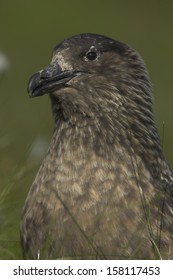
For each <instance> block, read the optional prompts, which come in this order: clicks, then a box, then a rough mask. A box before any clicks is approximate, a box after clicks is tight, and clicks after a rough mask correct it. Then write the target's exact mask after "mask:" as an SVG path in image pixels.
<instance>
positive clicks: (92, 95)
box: [28, 34, 152, 118]
mask: <svg viewBox="0 0 173 280" xmlns="http://www.w3.org/2000/svg"><path fill="white" fill-rule="evenodd" d="M28 92H29V94H30V96H31V97H35V96H40V95H43V94H45V93H49V94H50V97H51V100H52V103H53V108H55V107H56V108H58V109H57V111H58V112H59V110H60V108H61V111H63V112H64V115H65V116H66V117H70V116H71V115H73V114H77V113H79V114H83V115H85V116H90V117H92V116H94V117H96V115H104V114H107V113H108V112H110V114H115V116H117V115H118V114H119V113H120V111H121V114H123V111H124V114H125V115H127V112H126V111H128V112H129V113H131V114H132V115H133V114H134V113H135V111H136V113H137V111H139V112H140V113H141V108H143V107H144V109H145V110H147V111H148V114H152V98H151V95H150V83H149V79H148V75H147V72H146V69H145V66H144V63H143V61H142V59H141V58H140V56H139V55H138V54H137V53H136V51H134V50H132V49H131V48H130V47H128V46H127V45H125V44H123V43H121V42H118V41H115V40H113V39H110V38H107V37H105V36H101V35H95V34H81V35H76V36H73V37H71V38H69V39H66V40H64V41H63V42H61V43H60V44H59V45H57V46H56V47H55V48H54V51H53V58H52V61H51V63H50V65H49V66H48V67H46V68H44V69H43V70H41V71H39V72H37V73H35V74H34V75H32V77H31V78H30V81H29V84H28ZM54 111H55V114H56V109H55V110H54ZM57 117H58V116H56V118H57Z"/></svg>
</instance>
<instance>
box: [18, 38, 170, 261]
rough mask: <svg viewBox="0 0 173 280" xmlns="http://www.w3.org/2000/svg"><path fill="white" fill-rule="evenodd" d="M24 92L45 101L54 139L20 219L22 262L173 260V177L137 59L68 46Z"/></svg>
mask: <svg viewBox="0 0 173 280" xmlns="http://www.w3.org/2000/svg"><path fill="white" fill-rule="evenodd" d="M28 89H29V94H30V96H39V95H43V94H45V93H49V96H50V99H51V104H52V112H53V117H54V120H55V129H54V133H53V137H52V140H51V143H50V146H49V149H48V152H47V155H46V157H45V159H44V161H43V163H42V165H41V167H40V169H39V171H38V174H37V176H36V178H35V180H34V182H33V184H32V186H31V189H30V192H29V194H28V197H27V199H26V202H25V206H24V210H23V215H22V223H21V242H22V248H23V253H24V256H25V258H34V259H35V258H38V257H39V258H65V259H68V258H72V259H76V258H77V259H95V258H98V259H148V258H150V259H155V258H164V259H170V258H173V198H172V197H173V196H172V195H173V176H172V172H171V170H170V169H169V166H168V164H167V162H166V160H165V157H164V155H163V153H162V148H161V145H160V141H159V137H158V133H157V130H156V128H155V123H154V119H153V109H152V96H151V86H150V82H149V78H148V74H147V71H146V68H145V65H144V62H143V61H142V59H141V57H140V56H139V55H138V54H137V53H136V51H134V50H133V49H131V48H130V47H128V46H127V45H125V44H123V43H120V42H118V41H115V40H112V39H110V38H107V37H104V36H100V35H95V34H82V35H77V36H74V37H71V38H69V39H66V40H64V41H63V42H62V43H60V44H59V45H58V46H57V47H56V48H55V49H54V52H53V59H52V62H51V64H50V65H49V66H48V67H47V68H45V69H43V70H41V71H40V72H37V73H36V74H34V75H33V76H32V77H31V79H30V81H29V85H28Z"/></svg>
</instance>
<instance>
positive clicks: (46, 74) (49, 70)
mask: <svg viewBox="0 0 173 280" xmlns="http://www.w3.org/2000/svg"><path fill="white" fill-rule="evenodd" d="M52 72H53V71H52V68H51V67H47V68H45V69H43V70H41V72H40V77H41V78H42V79H46V78H50V77H52Z"/></svg>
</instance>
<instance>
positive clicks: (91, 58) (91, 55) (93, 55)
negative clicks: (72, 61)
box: [86, 52, 97, 60]
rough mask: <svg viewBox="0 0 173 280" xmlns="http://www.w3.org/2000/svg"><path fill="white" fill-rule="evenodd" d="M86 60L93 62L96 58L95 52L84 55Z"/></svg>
mask: <svg viewBox="0 0 173 280" xmlns="http://www.w3.org/2000/svg"><path fill="white" fill-rule="evenodd" d="M86 58H87V59H88V60H95V59H96V58H97V54H96V52H88V53H87V54H86Z"/></svg>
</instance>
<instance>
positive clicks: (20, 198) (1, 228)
mask: <svg viewBox="0 0 173 280" xmlns="http://www.w3.org/2000/svg"><path fill="white" fill-rule="evenodd" d="M172 30H173V2H172V1H171V0H170V1H167V0H165V1H156V0H155V1H154V0H151V1H139V0H134V1H120V0H119V1H116V0H107V1H101V0H95V1H91V0H88V1H81V0H76V1H75V0H73V1H59V0H56V1H55V0H49V1H41V0H37V1H35V0H30V1H19V0H16V1H9V0H6V1H1V5H0V36H1V38H0V52H2V53H4V54H5V55H6V57H7V59H8V61H9V67H8V71H7V72H6V73H1V77H0V259H20V258H22V255H21V252H20V243H19V223H20V215H21V209H22V206H23V204H24V200H25V197H26V194H27V192H28V190H29V187H30V185H31V183H32V180H33V178H34V176H35V174H36V172H37V169H38V167H39V165H40V163H41V160H42V158H43V156H44V154H45V151H46V148H47V146H48V143H49V141H50V137H51V133H52V129H53V122H52V118H51V112H50V105H49V100H48V96H43V97H41V98H35V99H29V97H28V95H27V90H26V87H27V82H28V79H29V77H30V76H31V74H32V73H34V72H36V71H37V70H40V69H41V68H42V67H44V66H46V65H48V63H49V62H50V59H51V52H52V49H53V47H54V46H55V45H56V44H57V43H59V42H60V41H61V40H62V39H64V38H66V37H69V36H71V35H74V34H78V33H84V32H92V33H100V34H104V35H107V36H109V37H112V38H115V39H117V40H120V41H123V42H125V43H127V44H129V45H131V46H132V47H133V48H135V49H136V50H138V52H139V53H140V54H141V55H142V57H143V58H144V60H145V62H146V64H147V67H148V70H149V73H150V77H151V81H152V84H153V90H154V102H155V103H154V104H155V106H154V108H155V115H156V122H157V127H158V129H159V134H160V137H161V138H163V122H164V123H165V125H164V143H163V145H164V151H165V154H166V157H167V159H168V161H169V163H170V165H172V166H173V157H172V150H173V147H172V143H173V132H172V130H173V114H172V111H173V110H172V107H173V94H172V91H173V85H172V80H173V78H172V73H173V70H172V69H173V67H172V65H173V31H172Z"/></svg>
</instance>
